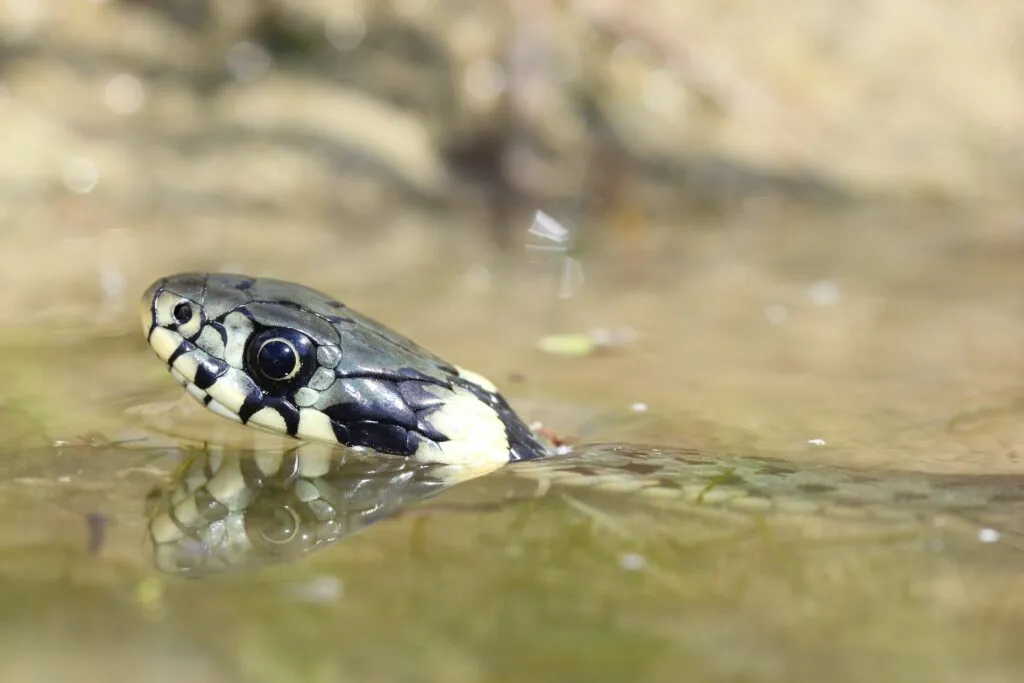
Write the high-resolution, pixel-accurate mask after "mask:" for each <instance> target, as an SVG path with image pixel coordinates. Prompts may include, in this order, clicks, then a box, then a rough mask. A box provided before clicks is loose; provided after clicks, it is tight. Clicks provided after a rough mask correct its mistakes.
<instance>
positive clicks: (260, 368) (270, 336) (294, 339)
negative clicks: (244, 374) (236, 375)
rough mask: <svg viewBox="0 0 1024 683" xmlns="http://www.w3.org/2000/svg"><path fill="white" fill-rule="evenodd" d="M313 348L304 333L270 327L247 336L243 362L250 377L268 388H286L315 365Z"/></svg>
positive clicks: (273, 390) (272, 389)
mask: <svg viewBox="0 0 1024 683" xmlns="http://www.w3.org/2000/svg"><path fill="white" fill-rule="evenodd" d="M315 357H316V349H315V347H314V346H313V342H311V341H310V340H309V338H308V337H306V336H305V335H304V334H301V333H299V332H296V331H295V330H291V329H288V328H281V327H279V328H272V329H269V330H265V331H263V332H260V333H259V334H257V335H256V336H254V337H253V338H252V339H251V340H249V344H248V346H247V347H246V350H245V363H246V366H247V370H248V371H249V374H250V375H252V378H253V379H255V380H256V382H257V383H258V384H259V385H260V386H261V387H263V388H264V389H266V390H268V391H271V392H275V393H276V392H280V391H287V390H288V388H289V387H291V386H292V385H293V384H299V383H301V382H302V380H304V379H306V378H308V376H309V374H310V373H311V372H312V371H313V370H314V369H315V367H316V363H315Z"/></svg>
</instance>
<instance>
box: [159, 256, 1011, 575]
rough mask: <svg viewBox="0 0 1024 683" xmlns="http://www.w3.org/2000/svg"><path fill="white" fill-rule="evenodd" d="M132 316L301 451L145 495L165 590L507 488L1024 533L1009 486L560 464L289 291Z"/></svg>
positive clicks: (468, 374)
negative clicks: (428, 507) (464, 493)
mask: <svg viewBox="0 0 1024 683" xmlns="http://www.w3.org/2000/svg"><path fill="white" fill-rule="evenodd" d="M140 316H141V322H142V329H143V332H144V334H145V337H146V340H147V342H148V344H149V346H150V348H151V349H152V350H153V352H155V354H156V356H157V357H158V358H159V359H160V360H161V361H163V363H164V364H165V365H166V366H167V368H168V370H169V371H170V374H171V375H172V376H173V378H174V379H175V380H176V381H177V382H178V383H179V384H180V385H181V386H182V387H183V388H184V389H185V391H186V392H187V394H188V395H189V396H191V397H192V398H193V399H195V401H197V402H198V403H199V404H200V405H202V406H204V407H205V408H206V409H207V410H208V411H210V412H212V413H214V414H216V415H219V416H220V417H222V418H225V419H227V420H231V421H233V422H236V423H239V424H242V425H245V426H248V427H253V428H256V429H258V430H262V431H264V432H270V433H272V434H277V435H280V436H283V437H287V440H288V441H289V442H294V444H295V445H294V447H291V448H287V449H279V450H271V451H252V450H238V449H235V450H232V449H229V448H224V447H217V446H216V444H214V445H210V444H207V446H206V448H205V449H204V450H202V451H201V452H198V453H197V454H196V455H195V456H194V457H193V458H192V459H191V460H190V461H189V462H187V463H186V464H185V465H184V466H183V468H182V470H181V471H180V472H179V473H178V476H177V477H176V479H175V481H174V482H173V483H172V485H171V486H170V487H168V489H167V490H165V491H164V492H163V493H162V494H161V495H160V496H157V500H158V503H159V504H158V505H156V506H155V507H154V511H153V512H152V514H151V519H150V525H149V530H150V537H151V540H152V543H153V546H154V548H155V554H156V562H157V565H158V566H159V567H160V568H161V569H163V570H165V571H168V572H175V573H184V574H191V575H194V576H202V575H205V574H208V573H213V572H215V571H222V570H229V569H232V568H238V567H245V566H252V565H253V564H260V563H264V562H267V561H279V560H282V559H290V558H294V557H297V556H301V555H305V554H308V553H309V552H312V551H313V550H315V549H317V548H320V547H323V546H325V545H328V544H330V543H332V542H334V541H336V540H337V539H339V538H341V537H343V536H346V535H348V534H351V533H353V532H354V531H356V530H359V529H362V528H365V527H366V526H367V525H369V524H372V523H374V522H376V521H379V520H380V519H383V518H385V517H387V516H388V515H390V514H393V513H394V512H395V511H396V510H398V509H400V508H401V507H402V506H403V505H405V504H406V503H408V502H410V501H415V500H420V499H422V498H425V497H430V496H433V495H437V494H438V493H440V492H442V491H444V490H447V489H448V488H450V487H451V486H454V485H455V484H458V483H462V482H464V481H467V480H469V479H475V478H478V477H481V476H484V475H488V474H492V473H495V472H497V471H499V470H500V471H502V472H507V473H509V474H510V475H511V476H513V477H519V478H526V479H529V480H531V481H532V482H534V483H536V484H537V485H538V491H541V492H546V491H547V490H549V489H550V488H551V487H554V486H559V487H576V488H588V489H594V490H600V491H603V492H606V493H614V494H629V495H633V496H638V497H639V498H642V499H644V500H646V501H653V502H658V503H665V502H669V501H671V502H672V503H673V504H678V505H684V506H689V508H690V509H691V510H692V509H700V510H702V511H703V510H723V511H728V512H729V513H730V514H738V515H741V516H746V517H750V518H755V517H756V518H761V519H763V518H765V517H766V516H783V517H784V516H789V517H794V516H795V517H797V518H834V519H839V520H844V519H846V520H856V521H858V522H865V521H866V522H871V523H882V524H886V525H891V524H894V523H908V522H910V523H915V524H918V525H924V526H925V527H927V528H938V527H943V528H945V527H951V526H957V528H965V529H967V530H968V531H969V532H972V533H979V532H980V533H982V534H983V537H985V536H984V534H988V536H987V537H988V538H990V539H991V538H995V537H1001V538H1004V539H1017V538H1018V537H1019V536H1020V532H1021V530H1020V529H1019V528H1015V527H1014V522H1019V520H1020V519H1024V516H1022V515H1024V477H1021V476H1018V475H1011V474H1005V475H940V474H929V473H922V472H901V471H885V472H872V471H868V470H863V469H858V468H852V467H851V468H844V467H838V466H831V465H825V464H817V463H809V464H804V463H799V464H798V463H795V462H790V461H786V460H785V459H776V458H770V457H762V456H750V455H726V454H712V453H703V452H699V451H697V450H694V449H688V448H676V447H663V446H643V445H639V444H629V443H604V444H587V445H583V446H573V447H567V446H564V445H556V444H555V443H554V442H553V441H552V440H551V439H550V438H548V437H546V436H544V435H542V434H541V433H540V431H539V430H537V429H535V428H534V427H531V425H528V424H527V422H526V421H525V420H524V419H523V418H522V417H520V415H519V414H518V413H517V412H516V411H515V410H514V409H513V407H512V406H511V404H510V403H509V401H508V400H506V398H505V397H504V396H503V395H502V394H501V393H500V391H499V390H498V388H497V387H496V386H495V384H494V383H493V382H491V381H490V380H488V379H487V378H486V377H484V376H483V375H480V374H478V373H476V372H473V371H471V370H468V369H465V368H463V367H460V366H458V365H455V364H452V363H449V362H448V361H445V360H443V359H442V358H440V357H439V356H437V355H435V354H434V353H432V352H430V351H428V350H427V349H425V348H423V347H422V346H420V345H419V344H417V343H416V342H414V341H412V340H411V339H409V338H407V337H405V336H403V335H402V334H400V333H398V332H396V331H394V330H392V329H391V328H389V327H387V326H385V325H383V324H381V323H379V322H377V321H376V320H374V319H372V318H370V317H367V316H365V315H363V314H361V313H359V312H357V311H356V310H354V309H352V308H351V307H349V306H347V305H345V304H343V303H341V302H340V301H338V300H337V299H335V298H333V297H331V296H329V295H327V294H325V293H322V292H320V291H317V290H315V289H312V288H309V287H306V286H304V285H300V284H297V283H293V282H286V281H283V280H277V279H272V278H262V277H250V276H246V275H239V274H228V273H199V272H189V273H179V274H175V275H170V276H167V277H162V278H160V279H158V280H156V281H155V282H153V283H152V284H151V285H150V286H149V287H148V288H147V289H146V290H145V292H144V294H143V295H142V298H141V302H140ZM566 490H567V489H566ZM950 520H954V521H956V522H957V525H950V524H949V522H950ZM1013 542H1014V543H1017V544H1018V545H1020V544H1019V541H1018V540H1014V541H1013Z"/></svg>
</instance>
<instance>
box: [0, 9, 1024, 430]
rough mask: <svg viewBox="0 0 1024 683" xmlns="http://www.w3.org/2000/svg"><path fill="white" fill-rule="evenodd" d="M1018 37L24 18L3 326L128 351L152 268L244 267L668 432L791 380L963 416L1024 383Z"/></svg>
mask: <svg viewBox="0 0 1024 683" xmlns="http://www.w3.org/2000/svg"><path fill="white" fill-rule="evenodd" d="M1022 31H1024V10H1022V8H1021V6H1020V5H1019V3H1013V2H1003V3H1000V2H994V3H990V4H988V5H986V8H985V10H984V11H981V10H979V9H977V8H974V7H973V6H970V7H969V6H966V5H961V4H957V3H945V4H939V5H937V4H935V3H933V2H925V1H924V0H920V1H919V0H904V1H903V2H900V3H889V2H873V3H872V2H867V3H859V4H856V5H851V4H849V3H846V2H827V1H826V2H822V1H815V2H801V1H800V0H795V1H793V2H790V3H788V4H786V5H784V6H777V5H774V4H773V5H771V6H767V5H764V4H763V3H757V2H743V1H742V0H737V1H734V2H729V3H697V4H692V3H690V4H686V3H683V4H680V3H678V2H668V1H665V2H659V1H657V0H647V1H645V2H620V1H618V0H603V1H599V0H589V1H585V0H579V1H576V2H568V1H565V2H558V1H554V0H547V1H544V0H523V1H522V2H499V1H497V0H495V1H489V2H466V1H464V0H394V1H384V0H381V1H379V2H378V1H374V2H370V1H369V0H366V1H364V2H357V1H345V2H317V1H316V0H308V1H304V2H298V1H286V0H232V2H214V1H212V0H106V1H100V0H94V1H91V2H89V1H78V0H8V1H7V2H6V3H4V4H3V6H2V8H0V36H2V40H3V50H2V53H0V136H2V141H0V142H2V148H3V149H4V150H5V153H4V154H3V155H2V156H0V179H2V182H0V193H2V195H3V201H2V204H0V221H2V222H0V264H2V266H3V267H2V268H0V304H2V306H0V333H3V334H5V335H6V336H7V337H8V338H9V339H10V340H11V341H12V343H15V344H21V343H23V342H25V341H26V340H32V342H33V343H37V344H38V342H40V340H43V339H45V340H46V341H47V342H55V340H56V343H64V342H67V341H74V340H81V339H82V338H83V335H86V336H88V335H99V337H100V338H109V337H111V336H117V335H126V336H125V339H130V340H131V342H130V343H132V344H134V346H132V347H131V348H136V347H138V348H141V346H139V342H141V340H138V339H135V338H134V335H136V334H137V332H136V325H137V322H136V319H135V315H136V313H135V310H136V309H135V307H136V303H135V302H136V297H137V296H138V293H139V292H141V291H142V289H143V288H144V287H145V286H146V285H147V284H148V283H149V282H150V281H151V280H153V279H155V278H156V277H158V276H161V275H163V274H166V273H168V272H172V271H176V270H234V271H242V272H246V273H250V274H254V275H265V276H276V277H282V278H286V279H294V280H299V281H302V282H305V283H307V284H310V285H312V286H314V287H318V288H321V289H325V290H327V291H329V292H330V293H331V294H333V295H335V296H337V297H338V298H340V299H341V300H343V301H345V302H347V303H349V304H350V305H352V306H354V307H356V308H361V309H363V310H364V311H366V312H367V313H369V314H371V315H374V316H377V317H379V318H381V319H382V320H384V322H385V323H387V324H390V325H391V326H393V327H397V328H399V329H400V330H402V331H404V332H405V333H406V334H409V335H411V336H413V337H415V338H418V339H420V340H422V341H423V343H425V344H426V345H427V346H428V347H430V348H433V349H434V350H435V351H437V352H438V353H441V355H446V356H449V357H454V358H456V359H458V360H459V362H460V363H461V364H463V365H467V366H470V367H478V368H479V369H480V370H481V372H484V373H485V374H492V375H496V379H497V381H498V382H499V384H504V383H505V382H507V381H508V379H510V378H511V379H513V380H516V379H522V378H524V377H525V378H526V379H528V380H530V381H531V382H532V384H531V383H530V382H527V383H526V387H530V386H532V387H535V388H536V392H535V393H536V394H538V395H540V396H542V397H544V398H549V397H551V396H552V395H553V394H557V395H558V397H559V398H561V399H565V400H567V401H569V402H573V401H577V402H578V401H581V400H583V399H586V400H587V401H589V402H591V403H593V402H594V397H595V396H597V397H602V398H603V397H611V396H614V398H609V402H610V403H613V404H614V405H615V406H617V407H618V408H621V407H623V406H629V405H631V404H632V403H633V402H635V401H645V402H654V401H653V399H655V398H657V399H658V400H660V401H661V402H662V404H663V405H666V404H667V403H668V404H671V405H672V406H673V410H674V411H676V414H675V415H674V416H672V417H671V418H670V419H669V420H667V421H666V424H667V425H669V426H671V425H678V424H680V422H679V415H681V414H685V415H688V416H689V415H699V416H701V418H702V419H703V418H707V419H712V418H713V419H715V420H716V421H721V422H726V423H729V424H731V425H733V426H736V425H740V424H743V425H747V426H749V425H754V424H755V423H756V424H760V425H762V427H763V426H764V424H766V423H769V422H770V423H771V424H773V425H775V426H776V427H778V426H779V425H781V424H784V423H785V422H787V421H790V420H791V419H792V417H791V416H792V414H793V412H794V405H786V404H785V403H784V402H783V403H781V404H780V403H779V401H780V399H784V398H785V397H786V396H787V395H788V394H789V393H792V394H794V396H795V399H794V400H796V401H797V404H798V405H799V410H801V411H802V410H805V409H808V408H810V409H812V410H814V411H817V417H818V418H820V419H823V420H831V419H834V418H836V416H837V415H839V414H840V413H842V414H843V416H842V417H841V418H839V421H840V423H841V424H842V425H843V426H844V427H849V426H850V419H851V416H852V415H854V414H855V413H857V412H858V411H865V412H870V413H872V414H875V415H876V417H873V418H870V419H871V420H877V419H878V418H877V413H878V412H879V411H878V406H879V402H880V400H882V399H883V397H884V400H885V401H886V402H887V403H891V404H893V405H894V406H896V407H892V406H891V409H893V410H901V409H902V407H900V406H905V407H906V410H907V411H909V412H910V413H915V414H913V415H910V414H909V413H908V414H905V415H904V417H906V418H907V419H908V421H909V422H914V421H921V420H925V421H927V420H934V419H945V418H946V417H948V415H950V414H953V413H956V412H957V411H958V410H960V409H961V408H962V407H963V405H964V403H965V401H968V400H970V396H971V395H973V394H974V393H979V396H980V397H979V398H978V399H977V400H979V401H982V402H985V401H988V400H989V398H990V397H991V396H992V395H993V392H995V393H998V392H1000V391H1006V390H1008V386H1007V385H1008V383H1009V380H1010V378H1011V376H1013V373H1012V370H1013V369H1020V368H1021V360H1020V358H1019V354H1018V353H1017V350H1018V349H1019V348H1020V344H1019V342H1020V341H1021V333H1020V321H1019V317H1018V316H1019V314H1020V313H1021V307H1020V305H1019V304H1018V303H1017V301H1018V299H1019V294H1020V291H1021V289H1020V285H1021V284H1022V278H1021V276H1020V275H1019V270H1020V268H1019V265H1020V260H1021V255H1022V254H1024V251H1022V250H1024V217H1022V216H1021V214H1020V206H1019V201H1018V197H1019V191H1018V188H1019V185H1020V182H1021V179H1022V174H1024V163H1022V160H1024V155H1022V150H1021V145H1022V143H1021V141H1022V140H1024V134H1022V132H1024V118H1022V112H1024V71H1022V68H1024V67H1022V66H1021V65H1022V64H1024V59H1022V58H1024V41H1022V40H1021V35H1022ZM538 211H542V212H544V214H545V215H546V216H547V222H546V223H544V222H542V223H544V224H542V225H535V217H536V214H537V212H538ZM545 225H547V226H549V227H545ZM552 225H553V226H554V227H550V226H552ZM938 304H941V305H938ZM61 340H63V341H61ZM627 346H628V347H630V348H629V352H628V353H625V354H618V355H617V356H616V357H615V358H613V359H610V360H605V361H603V363H604V364H603V365H600V364H599V365H586V364H583V365H581V364H577V363H571V362H570V363H568V364H567V363H566V361H565V356H567V355H568V356H580V355H582V356H589V355H590V354H591V353H592V352H594V351H600V350H602V349H603V350H607V349H608V348H609V347H611V348H613V349H621V348H623V347H627ZM538 350H539V351H541V353H537V351H538ZM965 354H967V355H965ZM551 356H557V358H556V359H554V360H552V359H551V358H550V357H551ZM24 365H25V364H24V363H21V364H17V363H15V364H14V367H13V368H12V369H11V372H19V371H20V368H22V366H24ZM140 367H148V366H141V365H140V366H135V365H127V366H125V365H119V368H120V370H113V371H108V370H104V371H103V372H104V373H106V374H105V378H106V379H105V382H104V383H103V385H104V386H105V387H106V390H105V393H102V392H101V393H99V394H97V393H96V392H98V391H100V390H99V389H98V388H97V382H95V381H94V380H95V375H84V377H85V379H84V380H83V381H82V382H81V383H80V385H79V386H75V387H70V388H67V389H66V390H65V391H50V392H48V393H50V394H54V395H51V396H48V397H47V398H46V399H45V401H50V402H52V401H60V400H64V401H65V403H67V404H69V405H67V406H64V408H65V409H64V410H62V411H56V410H49V408H50V406H49V405H48V406H47V411H48V412H49V413H51V414H62V415H69V414H70V412H69V411H70V410H71V407H73V406H79V405H81V401H79V400H78V397H80V396H82V395H83V394H84V395H88V396H92V397H93V398H95V399H96V400H98V401H101V402H102V401H105V400H108V398H109V397H110V396H113V395H120V394H123V393H125V392H126V391H127V387H125V386H124V383H129V384H130V383H131V381H132V379H135V378H137V377H138V376H139V373H140V372H144V370H140ZM951 369H956V371H951ZM158 370H159V369H155V370H153V374H150V375H149V376H150V377H154V376H155V372H156V371H158ZM527 370H529V371H530V372H526V371H527ZM111 372H120V373H121V376H122V377H123V380H122V381H118V380H115V379H114V378H112V377H111V375H110V373H111ZM666 373H667V374H666ZM68 374H71V375H74V376H78V377H83V373H82V371H81V370H78V371H75V372H72V373H68ZM839 382H845V383H846V384H845V385H844V386H847V387H851V386H854V383H857V386H860V387H861V388H862V390H858V391H845V392H838V393H837V392H835V391H833V390H832V387H834V386H835V385H836V383H839ZM865 382H875V384H865ZM878 382H883V384H884V385H883V386H879V385H878ZM938 382H941V383H942V386H944V387H945V388H946V389H945V391H944V392H943V394H940V395H938V396H937V395H936V392H935V391H934V388H935V386H936V383H938ZM23 384H26V385H31V386H33V387H35V388H36V389H37V390H39V391H42V388H41V386H42V384H41V383H40V382H37V381H35V380H34V379H32V380H26V381H25V382H24V383H23ZM522 391H523V392H524V393H529V389H528V388H524V389H523V390H522ZM900 391H903V392H904V394H905V396H903V397H901V396H900V395H899V392H900ZM37 393H38V391H37ZM43 393H47V392H45V391H44V392H43ZM862 395H863V396H864V397H865V398H864V399H863V406H858V407H856V408H855V407H854V406H853V405H851V401H853V402H857V401H859V400H860V399H858V398H857V397H858V396H862ZM61 397H63V398H61ZM69 397H73V398H74V400H69ZM943 397H945V401H944V402H943ZM719 399H720V400H719ZM797 399H798V400H797ZM41 400H42V399H41ZM936 400H938V401H940V404H939V405H935V403H934V402H935V401H936ZM996 400H1001V398H998V397H997V399H996ZM108 402H109V401H108ZM666 402H667V403H666ZM830 402H834V403H832V404H830ZM745 404H746V405H745ZM778 405H786V407H784V408H779V409H778V410H777V411H776V410H773V408H771V407H770V406H778ZM591 409H596V408H593V407H588V408H587V410H591ZM723 410H724V411H725V413H723ZM737 410H739V412H738V413H737ZM766 411H767V412H766ZM915 411H916V412H915ZM728 413H731V414H730V415H729V416H728V417H726V418H724V419H723V418H722V415H723V414H728ZM772 413H777V414H772ZM88 419H90V420H92V419H94V416H88ZM805 422H806V420H803V419H800V420H797V424H796V425H795V429H796V432H794V434H792V435H790V434H787V435H786V436H785V439H786V440H787V442H788V440H790V439H791V438H795V434H797V433H799V434H803V432H804V431H806V430H807V429H808V427H807V425H806V424H805ZM870 424H871V425H874V424H875V422H871V423H870ZM864 426H865V425H863V424H860V425H857V427H856V428H855V429H856V430H861V429H862V428H863V427H864ZM572 428H575V427H572ZM688 429H689V426H686V427H683V428H680V429H679V430H678V431H679V432H680V433H682V434H685V433H687V430H688ZM888 436H889V435H888V434H887V437H888Z"/></svg>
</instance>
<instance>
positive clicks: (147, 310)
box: [139, 278, 164, 337]
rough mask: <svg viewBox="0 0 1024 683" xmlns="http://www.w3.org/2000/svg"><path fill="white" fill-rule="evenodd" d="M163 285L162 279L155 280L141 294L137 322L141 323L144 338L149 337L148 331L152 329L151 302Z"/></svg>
mask: <svg viewBox="0 0 1024 683" xmlns="http://www.w3.org/2000/svg"><path fill="white" fill-rule="evenodd" d="M163 285H164V279H163V278H161V279H159V280H157V281H156V282H154V283H153V284H151V285H150V286H149V287H147V288H146V291H145V292H143V293H142V298H140V299H139V320H140V321H141V322H142V333H143V334H144V335H146V337H149V332H150V329H152V327H153V301H154V300H155V299H156V293H157V292H158V291H160V288H161V287H163Z"/></svg>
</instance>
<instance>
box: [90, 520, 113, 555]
mask: <svg viewBox="0 0 1024 683" xmlns="http://www.w3.org/2000/svg"><path fill="white" fill-rule="evenodd" d="M85 524H86V528H87V529H88V540H87V541H86V544H85V547H86V551H87V552H88V553H89V554H90V555H99V553H100V550H102V549H103V546H104V544H105V543H106V541H107V529H108V528H109V527H110V518H109V517H108V516H107V515H105V514H103V513H102V512H90V513H89V514H87V515H86V516H85Z"/></svg>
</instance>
